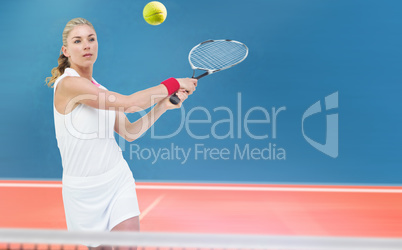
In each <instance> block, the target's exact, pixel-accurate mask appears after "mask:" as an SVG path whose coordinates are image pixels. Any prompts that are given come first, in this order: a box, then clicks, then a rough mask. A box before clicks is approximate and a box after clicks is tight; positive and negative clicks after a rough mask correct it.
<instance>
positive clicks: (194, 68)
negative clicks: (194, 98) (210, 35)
mask: <svg viewBox="0 0 402 250" xmlns="http://www.w3.org/2000/svg"><path fill="white" fill-rule="evenodd" d="M221 41H227V42H233V43H237V44H240V45H242V46H244V47H245V48H246V54H245V55H244V57H243V59H242V60H240V61H238V62H237V63H235V64H232V65H229V66H227V67H224V68H221V69H215V70H211V69H205V68H200V67H195V66H194V64H193V63H192V62H191V55H192V53H193V51H194V50H196V49H197V48H198V47H200V46H201V45H204V44H206V43H211V42H221ZM247 56H248V47H247V46H246V45H245V44H244V43H241V42H238V41H235V40H231V39H218V40H213V39H210V40H206V41H203V42H201V43H199V44H197V45H196V46H194V47H193V48H192V49H191V50H190V52H189V53H188V62H189V63H190V66H191V68H192V69H193V76H192V77H191V78H194V79H197V80H198V79H201V78H203V77H204V76H207V75H210V74H213V73H215V72H218V71H222V70H225V69H228V68H231V67H233V66H235V65H237V64H239V63H241V62H242V61H244V59H246V58H247ZM196 70H203V71H205V72H204V73H203V74H201V75H199V76H197V77H195V71H196Z"/></svg>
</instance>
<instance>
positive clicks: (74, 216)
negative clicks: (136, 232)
mask: <svg viewBox="0 0 402 250" xmlns="http://www.w3.org/2000/svg"><path fill="white" fill-rule="evenodd" d="M63 203H64V212H65V215H66V221H67V228H68V230H69V231H89V230H90V231H111V230H112V228H113V227H115V226H116V225H118V224H119V223H120V222H122V221H124V220H127V219H129V218H132V217H135V216H138V215H139V214H140V210H139V207H138V200H137V194H136V191H135V181H134V178H133V174H132V172H131V170H130V168H129V166H128V164H127V162H126V161H125V160H124V159H123V160H122V161H121V162H120V164H118V165H117V166H116V167H114V168H113V169H111V170H109V171H108V172H106V173H104V174H101V175H97V176H90V177H76V176H65V175H63Z"/></svg>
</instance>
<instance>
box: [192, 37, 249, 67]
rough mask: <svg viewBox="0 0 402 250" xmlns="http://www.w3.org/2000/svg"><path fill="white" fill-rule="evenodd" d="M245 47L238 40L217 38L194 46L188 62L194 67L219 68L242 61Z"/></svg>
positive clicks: (246, 51)
mask: <svg viewBox="0 0 402 250" xmlns="http://www.w3.org/2000/svg"><path fill="white" fill-rule="evenodd" d="M247 53H248V49H247V47H246V46H245V45H244V44H242V43H238V42H234V41H226V40H218V41H213V42H208V43H204V44H201V45H199V46H198V47H196V48H195V49H194V50H193V51H192V52H191V54H190V57H189V58H190V62H191V63H192V65H193V66H194V67H195V68H199V69H205V70H221V69H224V68H228V67H231V66H233V65H235V64H237V63H239V62H241V61H243V60H244V59H245V58H246V56H247Z"/></svg>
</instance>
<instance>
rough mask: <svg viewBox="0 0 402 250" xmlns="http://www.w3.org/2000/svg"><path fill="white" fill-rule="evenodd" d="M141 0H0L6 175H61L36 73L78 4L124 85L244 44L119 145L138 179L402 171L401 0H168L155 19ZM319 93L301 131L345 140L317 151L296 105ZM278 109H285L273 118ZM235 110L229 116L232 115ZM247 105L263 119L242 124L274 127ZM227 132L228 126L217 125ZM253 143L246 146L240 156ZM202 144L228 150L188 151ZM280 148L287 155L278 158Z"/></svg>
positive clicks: (44, 71)
mask: <svg viewBox="0 0 402 250" xmlns="http://www.w3.org/2000/svg"><path fill="white" fill-rule="evenodd" d="M146 3H147V1H131V0H119V1H106V0H100V1H81V0H80V1H67V2H66V1H36V0H32V1H21V0H15V1H7V0H3V1H1V2H0V23H1V24H2V25H1V26H0V34H1V37H2V39H1V41H0V44H1V46H0V55H1V60H0V66H1V74H0V83H1V86H2V93H3V94H2V98H1V100H2V101H1V102H2V105H1V106H2V114H3V115H2V122H1V125H0V126H1V129H0V131H1V138H2V140H1V151H0V154H1V155H0V157H1V158H0V159H1V163H0V164H1V166H0V178H1V179H59V178H61V173H62V167H61V160H60V154H59V151H58V148H57V144H56V139H55V134H54V125H53V111H52V98H53V96H52V93H53V92H52V89H49V88H47V87H46V86H44V79H45V77H47V76H49V74H50V70H51V69H52V68H53V67H54V66H56V65H57V57H58V54H59V50H60V47H61V45H62V43H61V33H62V30H63V28H64V25H65V24H66V22H67V21H68V20H70V19H72V18H74V17H79V16H80V17H84V18H87V19H88V20H90V21H91V22H92V23H93V25H94V26H95V28H96V31H97V34H98V40H99V55H98V61H97V62H96V64H95V70H94V77H95V79H97V80H98V81H99V82H100V83H102V84H103V85H105V86H106V87H107V88H109V89H110V90H113V91H117V92H120V93H123V94H130V93H133V92H135V91H139V90H142V89H144V88H148V87H151V86H154V85H155V84H158V83H159V82H160V81H162V80H163V79H165V78H167V77H170V76H175V77H189V76H191V74H192V72H191V69H190V67H189V65H188V61H187V54H188V51H189V50H190V49H191V48H192V47H193V46H194V45H196V44H197V43H199V42H201V41H204V40H207V39H221V38H230V39H235V40H239V41H242V42H244V43H246V44H247V46H248V47H249V49H250V54H249V56H248V58H247V59H246V60H245V61H244V62H243V63H242V64H240V65H237V66H235V68H233V69H231V70H227V71H223V72H221V73H217V74H216V75H213V76H210V77H207V78H204V79H202V80H200V82H199V87H198V89H197V92H196V93H195V94H194V95H192V96H191V97H190V98H189V99H188V100H187V101H186V102H185V105H184V108H183V109H182V110H174V111H170V112H168V113H167V114H165V115H164V116H163V117H162V118H161V119H160V120H159V121H158V122H157V124H156V125H155V127H154V134H153V135H152V133H151V131H148V132H147V133H146V134H145V135H144V136H143V137H142V138H140V139H138V140H137V141H134V142H132V143H128V142H126V143H122V144H121V147H122V148H123V149H124V156H125V158H126V159H127V161H128V163H129V165H130V167H131V168H132V170H133V172H134V176H135V178H136V179H137V180H142V181H151V180H156V181H200V182H201V181H212V182H214V181H220V182H258V183H343V184H350V183H356V184H368V183H370V184H392V185H400V184H401V183H402V179H401V175H402V170H401V167H400V166H401V162H402V161H401V154H400V152H399V151H400V149H401V146H400V142H401V140H402V134H401V129H400V126H401V121H402V119H401V117H402V116H401V109H400V108H401V105H400V103H399V99H400V96H401V94H402V84H401V80H402V79H401V73H400V72H401V68H402V59H401V58H402V49H401V44H402V29H401V27H402V16H401V15H400V9H401V8H402V2H401V1H396V0H395V1H391V0H387V1H379V0H376V1H373V0H338V1H330V0H303V1H299V0H250V1H232V0H221V1H215V0H206V1H202V2H200V1H192V0H187V1H172V0H166V1H163V3H164V4H165V6H166V7H167V10H168V16H167V20H166V22H165V23H163V24H162V25H159V26H151V25H148V24H147V23H146V22H145V21H144V20H143V19H142V9H143V7H144V5H145V4H146ZM333 93H337V94H338V97H337V98H336V100H337V102H338V106H337V107H336V105H335V108H334V109H329V110H326V109H327V108H329V103H327V104H326V105H324V104H325V97H327V96H330V95H331V94H333ZM318 101H320V102H319V104H320V105H321V106H320V107H321V108H322V112H320V113H317V114H315V115H312V116H310V117H308V118H306V119H305V120H304V121H303V122H304V123H303V124H304V132H305V135H306V136H308V137H309V138H311V139H312V140H314V141H316V142H317V143H320V144H325V143H326V134H328V136H334V138H335V139H336V140H337V141H338V143H339V144H338V146H336V145H335V144H331V145H332V147H331V149H330V150H331V151H332V152H335V153H336V151H337V156H336V155H335V156H332V157H331V156H329V155H327V154H325V153H323V152H320V151H319V150H317V149H316V148H314V147H313V146H312V145H310V144H309V143H308V142H307V141H306V139H305V138H304V136H303V133H302V117H303V114H304V113H305V112H306V110H307V109H308V108H309V107H310V106H312V105H313V104H314V103H316V102H318ZM239 107H240V109H241V111H239ZM216 108H218V110H216ZM273 109H275V110H279V109H282V111H280V112H279V113H277V117H276V121H275V122H274V121H273V115H274V112H273ZM229 110H230V112H232V114H233V123H230V122H228V120H227V119H229V118H230V115H231V114H230V112H229ZM249 110H254V111H251V113H249V116H248V119H247V120H259V121H260V123H249V124H248V125H247V129H248V132H249V133H251V134H253V135H257V136H264V135H268V138H264V139H257V138H255V137H253V136H250V135H249V134H247V131H246V130H247V129H246V128H245V126H244V121H245V120H246V113H247V112H248V111H249ZM208 113H209V114H210V117H209V118H210V120H209V121H208V120H207V119H208ZM239 113H240V114H241V115H240V117H239ZM267 114H268V115H269V117H268V118H269V123H268V122H267V119H268V118H267ZM336 115H338V122H336V123H333V122H331V121H328V124H332V125H334V126H333V127H330V128H329V129H328V131H327V129H326V125H327V120H326V119H327V117H332V118H334V117H336ZM138 117H139V115H136V114H130V115H129V118H130V119H131V120H135V119H136V118H138ZM182 120H184V121H187V129H186V126H185V125H184V127H182V129H181V130H179V131H178V133H177V135H175V136H172V137H171V138H166V139H158V138H155V137H156V136H161V135H168V134H170V133H172V132H174V131H175V130H176V128H178V127H179V126H180V125H181V123H180V121H182ZM193 120H203V121H204V122H203V123H202V122H198V123H197V124H196V123H191V121H193ZM264 120H265V121H266V122H265V123H264ZM239 121H240V122H239ZM261 121H262V122H261ZM231 126H233V127H231ZM274 127H275V128H274ZM336 127H338V131H339V136H336ZM215 129H216V130H215ZM231 129H232V130H231ZM238 130H240V132H241V136H239V134H238ZM273 130H275V131H276V136H274V131H273ZM214 131H215V132H216V134H217V135H218V136H215V135H214V134H213V132H214ZM232 131H233V133H231V132H232ZM191 133H193V134H195V135H198V136H205V137H209V138H206V139H200V138H195V136H194V135H191ZM226 134H229V135H230V134H232V135H233V138H231V137H230V136H229V137H227V138H223V139H222V138H218V137H219V136H224V135H226ZM274 137H275V138H274ZM117 140H118V141H119V139H117ZM119 143H120V141H119ZM171 147H173V152H172V150H171ZM247 147H248V148H249V153H248V155H247V152H246V154H245V155H242V154H243V153H244V150H247ZM269 147H271V148H269ZM175 148H177V149H183V150H185V151H188V150H190V155H189V158H188V159H187V161H186V162H185V163H184V164H182V162H183V159H177V157H176V155H174V156H175V157H174V159H172V158H171V157H172V155H170V159H167V157H168V155H167V153H166V152H169V153H170V154H172V153H173V154H175V152H176V151H175V150H174V149H175ZM205 148H209V149H211V150H214V151H212V152H213V153H215V152H216V151H222V153H223V154H222V155H221V156H217V155H216V154H212V155H207V156H208V157H206V158H204V156H203V154H202V153H197V154H195V150H196V149H198V150H201V149H205ZM152 149H153V150H159V149H160V150H161V151H160V152H161V153H165V154H164V159H160V158H159V159H157V160H155V158H153V157H150V158H149V159H148V160H147V159H145V158H147V157H148V154H149V152H151V150H152ZM253 149H254V151H252V150H253ZM274 149H275V153H276V157H279V158H281V159H277V158H275V159H274V158H273V155H274V152H273V151H274ZM269 151H271V159H262V158H259V157H261V155H260V154H261V153H262V157H264V158H268V156H269V155H268V153H269ZM136 153H142V158H141V157H140V159H138V157H137V154H136ZM225 153H226V154H225ZM140 156H141V155H140ZM179 157H181V158H182V157H183V156H182V155H179ZM242 157H243V158H242ZM247 157H249V158H247ZM215 158H218V159H215Z"/></svg>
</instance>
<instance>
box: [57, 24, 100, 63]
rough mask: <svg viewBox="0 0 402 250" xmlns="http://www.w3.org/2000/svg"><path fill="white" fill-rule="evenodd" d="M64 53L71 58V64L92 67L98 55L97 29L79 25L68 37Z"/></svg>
mask: <svg viewBox="0 0 402 250" xmlns="http://www.w3.org/2000/svg"><path fill="white" fill-rule="evenodd" d="M63 53H64V55H65V56H66V57H68V58H69V60H70V64H71V66H78V67H84V68H85V67H91V66H92V65H93V64H94V63H95V61H96V58H97V57H98V40H97V38H96V33H95V30H94V29H92V28H91V27H90V26H88V25H86V24H84V25H77V26H75V27H74V29H73V30H72V31H70V34H68V37H67V47H65V46H63Z"/></svg>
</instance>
